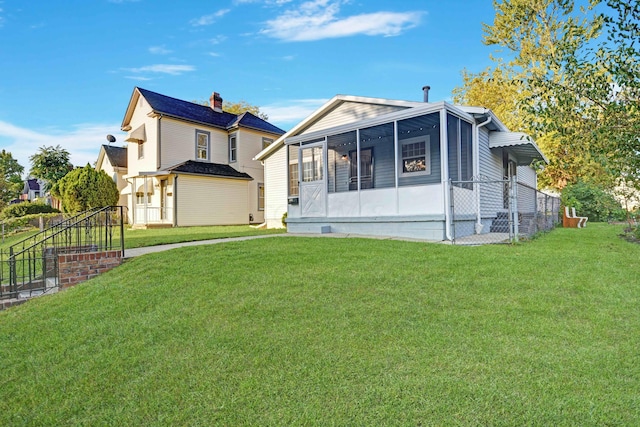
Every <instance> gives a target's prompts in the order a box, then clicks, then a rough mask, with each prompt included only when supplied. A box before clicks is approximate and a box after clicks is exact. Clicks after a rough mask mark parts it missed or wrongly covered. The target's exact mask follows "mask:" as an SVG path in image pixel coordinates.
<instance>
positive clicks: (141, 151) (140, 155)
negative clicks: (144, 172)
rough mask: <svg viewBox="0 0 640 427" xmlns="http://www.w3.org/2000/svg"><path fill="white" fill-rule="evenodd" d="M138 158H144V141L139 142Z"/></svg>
mask: <svg viewBox="0 0 640 427" xmlns="http://www.w3.org/2000/svg"><path fill="white" fill-rule="evenodd" d="M138 158H139V159H144V143H143V142H139V143H138Z"/></svg>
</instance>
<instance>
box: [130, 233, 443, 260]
mask: <svg viewBox="0 0 640 427" xmlns="http://www.w3.org/2000/svg"><path fill="white" fill-rule="evenodd" d="M269 237H333V238H343V239H345V238H349V237H356V238H364V239H377V240H401V241H407V242H423V243H442V242H436V241H433V240H421V239H409V238H401V237H389V236H368V235H362V234H346V233H325V234H301V233H283V234H264V235H261V236H245V237H228V238H223V239H211V240H198V241H195V242H183V243H170V244H168V245H156V246H145V247H143V248H134V249H125V251H124V258H125V259H127V258H133V257H137V256H140V255H146V254H151V253H154V252H162V251H168V250H170V249H176V248H182V247H185V246H199V245H215V244H218V243H227V242H242V241H244V240H253V239H266V238H269Z"/></svg>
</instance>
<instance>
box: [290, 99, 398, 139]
mask: <svg viewBox="0 0 640 427" xmlns="http://www.w3.org/2000/svg"><path fill="white" fill-rule="evenodd" d="M405 108H406V107H398V106H391V105H374V104H366V103H360V102H344V103H342V104H340V105H339V106H338V107H337V108H336V109H334V110H333V111H331V112H329V113H327V115H326V116H324V117H322V118H321V119H320V120H318V121H317V122H315V123H314V124H312V125H311V126H309V127H308V128H307V129H305V131H304V132H302V134H304V133H309V132H315V131H318V130H321V129H328V128H331V127H334V126H339V125H344V124H347V123H353V122H359V121H362V120H366V119H371V118H374V117H378V116H381V115H383V114H387V113H393V112H394V111H399V110H404V109H405Z"/></svg>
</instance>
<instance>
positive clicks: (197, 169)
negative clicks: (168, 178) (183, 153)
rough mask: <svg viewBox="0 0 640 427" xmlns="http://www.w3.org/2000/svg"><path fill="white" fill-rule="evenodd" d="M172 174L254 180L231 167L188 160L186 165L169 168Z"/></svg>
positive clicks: (181, 164)
mask: <svg viewBox="0 0 640 427" xmlns="http://www.w3.org/2000/svg"><path fill="white" fill-rule="evenodd" d="M168 170H169V171H172V172H182V173H189V174H195V175H208V176H217V177H222V178H238V179H248V180H253V178H252V177H251V175H249V174H247V173H245V172H238V171H237V170H235V169H234V168H232V167H231V166H229V165H223V164H220V163H207V162H197V161H195V160H187V161H186V162H184V163H180V164H178V165H175V166H172V167H170V168H168Z"/></svg>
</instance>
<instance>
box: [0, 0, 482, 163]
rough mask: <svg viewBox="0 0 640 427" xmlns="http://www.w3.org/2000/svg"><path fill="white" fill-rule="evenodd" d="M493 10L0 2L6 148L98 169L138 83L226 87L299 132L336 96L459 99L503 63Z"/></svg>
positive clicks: (245, 2) (284, 0) (267, 1)
mask: <svg viewBox="0 0 640 427" xmlns="http://www.w3.org/2000/svg"><path fill="white" fill-rule="evenodd" d="M493 15H494V10H493V7H492V2H491V0H457V1H456V0H451V1H443V0H422V1H418V0H403V1H397V0H366V1H364V0H307V1H298V0H223V1H202V0H200V1H191V0H182V1H164V0H155V1H152V0H76V1H73V0H60V1H56V2H53V1H44V0H32V1H19V0H0V149H6V150H8V151H10V152H11V153H12V154H13V156H14V157H15V158H17V159H18V161H19V162H20V164H21V165H22V166H24V167H25V172H28V170H29V169H30V166H31V165H30V164H29V160H28V158H29V156H30V155H32V154H34V153H35V152H36V151H37V150H38V147H41V146H43V145H47V146H51V145H53V146H55V145H60V146H62V147H63V148H65V149H67V150H68V151H69V152H70V153H71V160H72V162H73V163H74V164H75V165H76V166H83V165H85V164H86V163H87V162H90V163H91V164H93V163H94V162H95V160H96V158H97V155H98V151H99V149H100V145H102V144H105V143H106V138H105V136H106V135H107V134H113V135H115V136H116V138H117V139H118V141H117V142H116V144H117V145H123V144H124V142H123V140H124V138H123V133H122V132H120V124H121V122H122V119H123V116H124V113H125V109H126V107H127V103H128V102H129V98H130V96H131V93H132V91H133V88H134V87H135V86H140V87H143V88H145V89H149V90H152V91H155V92H159V93H162V94H164V95H168V96H172V97H175V98H179V99H184V100H187V101H191V100H206V99H209V96H210V95H211V93H212V92H213V91H216V92H219V93H220V94H221V95H222V97H223V98H224V99H225V100H228V101H240V100H245V101H247V102H249V103H251V104H255V105H258V106H260V107H261V110H262V111H264V112H265V113H267V114H268V115H269V119H270V121H271V122H272V123H274V124H275V125H277V126H280V127H281V128H283V129H285V130H288V129H289V128H291V127H292V126H293V125H295V124H296V123H297V122H298V121H300V120H301V119H303V118H304V117H306V116H307V115H308V114H309V113H311V112H312V111H314V110H315V109H316V108H317V107H319V106H320V105H321V104H322V103H323V102H325V101H326V100H328V99H330V98H331V97H333V96H334V95H336V94H346V95H359V96H371V97H380V98H391V99H404V100H415V101H421V100H422V91H421V88H422V86H423V85H426V84H428V85H430V86H431V88H432V89H431V93H430V99H431V100H449V99H450V97H451V91H452V89H453V88H454V87H456V86H458V85H460V83H461V75H460V72H461V70H462V69H463V68H467V69H468V70H470V71H474V72H477V71H480V70H482V69H484V68H485V67H487V66H489V65H491V61H490V59H489V54H490V53H492V52H493V51H494V49H493V48H492V47H487V46H484V45H483V44H482V41H481V40H482V23H483V22H485V23H491V22H492V21H493Z"/></svg>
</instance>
